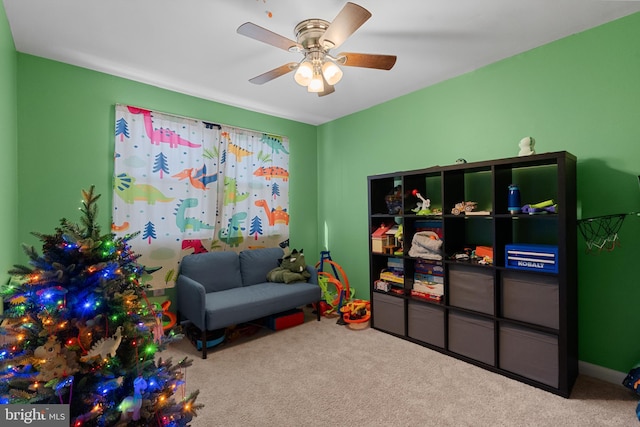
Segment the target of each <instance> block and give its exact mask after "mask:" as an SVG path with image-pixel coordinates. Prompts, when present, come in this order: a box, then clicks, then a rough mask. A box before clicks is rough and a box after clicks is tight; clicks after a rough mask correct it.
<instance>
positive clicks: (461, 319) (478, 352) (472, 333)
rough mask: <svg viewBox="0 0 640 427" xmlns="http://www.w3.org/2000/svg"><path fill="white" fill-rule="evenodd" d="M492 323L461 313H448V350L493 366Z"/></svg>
mask: <svg viewBox="0 0 640 427" xmlns="http://www.w3.org/2000/svg"><path fill="white" fill-rule="evenodd" d="M493 328H494V326H493V321H491V320H488V319H483V318H481V317H477V316H471V315H468V314H463V313H453V312H450V313H449V350H450V351H453V352H454V353H458V354H462V355H464V356H467V357H470V358H472V359H475V360H478V361H480V362H484V363H486V364H488V365H494V363H495V352H494V342H495V340H494V329H493Z"/></svg>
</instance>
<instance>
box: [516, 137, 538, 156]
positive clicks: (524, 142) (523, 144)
mask: <svg viewBox="0 0 640 427" xmlns="http://www.w3.org/2000/svg"><path fill="white" fill-rule="evenodd" d="M534 145H536V140H535V139H533V138H532V137H530V136H527V137H526V138H522V139H521V140H520V143H519V144H518V146H519V147H520V152H519V153H518V156H530V155H532V154H536V151H535V150H534V149H533V147H534Z"/></svg>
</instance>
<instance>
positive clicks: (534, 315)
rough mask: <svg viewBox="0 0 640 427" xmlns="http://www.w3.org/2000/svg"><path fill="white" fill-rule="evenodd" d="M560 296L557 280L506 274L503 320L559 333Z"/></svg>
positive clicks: (555, 278) (503, 290) (534, 275)
mask: <svg viewBox="0 0 640 427" xmlns="http://www.w3.org/2000/svg"><path fill="white" fill-rule="evenodd" d="M558 294H559V285H558V278H557V277H554V276H545V275H536V274H527V273H519V272H515V271H504V272H503V273H502V314H503V317H507V318H509V319H515V320H521V321H523V322H529V323H535V324H537V325H542V326H547V327H549V328H554V329H558V327H559V317H560V309H559V296H558Z"/></svg>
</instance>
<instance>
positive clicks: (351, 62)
mask: <svg viewBox="0 0 640 427" xmlns="http://www.w3.org/2000/svg"><path fill="white" fill-rule="evenodd" d="M370 17H371V13H370V12H369V11H368V10H367V9H365V8H363V7H362V6H359V5H357V4H355V3H351V2H348V3H347V4H346V5H345V6H344V7H343V8H342V10H341V11H340V13H338V15H337V16H336V17H335V19H334V20H333V22H328V21H325V20H323V19H305V20H304V21H302V22H300V23H299V24H298V25H296V27H295V29H294V33H295V35H296V40H297V41H293V40H291V39H288V38H286V37H283V36H281V35H279V34H276V33H274V32H272V31H269V30H267V29H266V28H262V27H260V26H258V25H256V24H253V23H251V22H246V23H244V24H242V25H240V26H239V27H238V30H237V31H238V33H239V34H242V35H243V36H247V37H250V38H252V39H255V40H258V41H261V42H264V43H267V44H270V45H272V46H275V47H278V48H280V49H284V50H286V51H289V52H300V53H302V54H303V56H304V58H303V59H302V61H300V62H290V63H288V64H284V65H281V66H280V67H278V68H274V69H273V70H271V71H267V72H266V73H264V74H260V75H259V76H256V77H254V78H252V79H250V80H249V81H250V82H251V83H255V84H263V83H266V82H268V81H271V80H273V79H275V78H277V77H280V76H283V75H285V74H287V73H289V72H291V71H293V70H295V74H294V79H295V81H296V82H297V83H298V84H300V85H301V86H306V87H307V90H308V91H309V92H315V93H317V94H318V96H324V95H329V94H330V93H333V92H334V91H335V89H334V87H333V86H334V85H335V84H336V83H338V82H339V81H340V79H341V78H342V70H341V69H340V67H339V65H344V66H348V67H362V68H375V69H378V70H390V69H391V68H393V66H394V65H395V63H396V56H395V55H374V54H367V53H353V52H341V53H339V54H337V55H335V56H332V55H330V54H329V51H330V50H331V49H334V48H337V47H338V46H340V45H341V44H342V43H344V42H345V40H347V38H349V36H351V34H353V33H354V32H355V31H356V30H357V29H358V28H360V27H361V26H362V24H364V23H365V22H366V21H367V20H368V19H369V18H370Z"/></svg>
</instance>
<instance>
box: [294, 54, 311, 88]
mask: <svg viewBox="0 0 640 427" xmlns="http://www.w3.org/2000/svg"><path fill="white" fill-rule="evenodd" d="M293 78H294V80H295V81H296V83H298V84H299V85H300V86H309V83H311V79H312V78H313V65H312V64H311V63H310V62H309V61H306V60H305V61H303V62H302V63H301V64H300V65H299V66H298V69H297V70H296V72H295V74H294V75H293Z"/></svg>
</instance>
